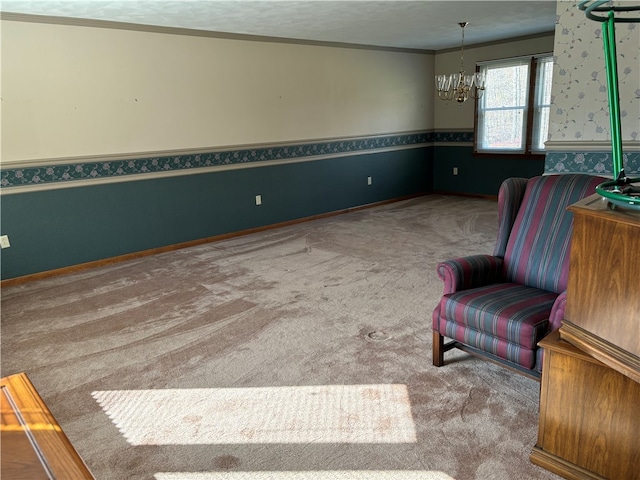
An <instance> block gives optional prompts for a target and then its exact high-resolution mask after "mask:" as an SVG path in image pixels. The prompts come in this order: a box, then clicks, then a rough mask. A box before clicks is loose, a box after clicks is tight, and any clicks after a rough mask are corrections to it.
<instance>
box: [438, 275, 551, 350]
mask: <svg viewBox="0 0 640 480" xmlns="http://www.w3.org/2000/svg"><path fill="white" fill-rule="evenodd" d="M557 297H558V294H556V293H553V292H547V291H544V290H539V289H537V288H532V287H527V286H525V285H518V284H515V283H496V284H493V285H488V286H485V287H480V288H473V289H469V290H462V291H459V292H455V293H449V294H446V295H444V296H443V297H442V299H441V301H440V321H441V322H442V324H441V326H442V327H444V324H445V322H446V323H447V324H448V325H447V329H448V330H450V329H451V328H452V326H454V328H455V329H456V330H457V331H456V334H455V335H452V334H448V333H446V332H444V331H443V330H441V329H440V328H437V330H439V331H440V333H442V334H443V335H446V336H448V337H450V338H457V339H458V340H460V339H461V338H462V337H464V338H465V339H468V341H469V344H470V345H473V344H475V343H477V341H478V339H476V341H474V339H473V338H470V337H474V336H477V335H478V334H485V335H488V336H489V337H494V338H495V339H498V340H502V341H504V342H506V343H510V344H515V345H518V346H520V347H524V348H525V349H529V350H533V349H535V348H536V344H537V343H538V342H539V341H540V340H541V339H542V337H543V336H544V334H545V331H546V326H547V323H548V321H549V315H550V313H551V308H552V307H553V302H554V301H555V300H556V298H557ZM454 319H458V323H456V322H455V321H454ZM460 319H462V321H463V322H464V323H459V322H460ZM452 322H453V323H452ZM434 327H435V325H434ZM449 333H452V332H451V331H450V332H449ZM460 341H462V340H460ZM465 343H467V342H466V341H465ZM499 356H501V355H499Z"/></svg>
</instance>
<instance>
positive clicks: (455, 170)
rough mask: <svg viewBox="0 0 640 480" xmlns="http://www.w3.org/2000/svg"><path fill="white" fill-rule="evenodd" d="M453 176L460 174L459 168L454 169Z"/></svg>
mask: <svg viewBox="0 0 640 480" xmlns="http://www.w3.org/2000/svg"><path fill="white" fill-rule="evenodd" d="M453 174H454V175H457V174H458V167H453Z"/></svg>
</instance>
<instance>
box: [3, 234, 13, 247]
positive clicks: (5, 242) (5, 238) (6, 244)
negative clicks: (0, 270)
mask: <svg viewBox="0 0 640 480" xmlns="http://www.w3.org/2000/svg"><path fill="white" fill-rule="evenodd" d="M10 246H11V244H10V243H9V235H0V248H9V247H10Z"/></svg>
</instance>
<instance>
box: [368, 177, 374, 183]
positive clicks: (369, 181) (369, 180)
mask: <svg viewBox="0 0 640 480" xmlns="http://www.w3.org/2000/svg"><path fill="white" fill-rule="evenodd" d="M372 183H373V181H372V180H371V177H367V185H371V184H372Z"/></svg>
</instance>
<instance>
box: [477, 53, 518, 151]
mask: <svg viewBox="0 0 640 480" xmlns="http://www.w3.org/2000/svg"><path fill="white" fill-rule="evenodd" d="M482 71H483V72H485V74H486V78H487V82H486V90H485V93H484V95H483V96H482V98H481V99H480V101H479V102H478V138H477V141H476V145H477V148H478V150H480V151H483V150H484V151H486V150H509V151H524V147H525V145H524V143H525V135H524V132H525V130H526V118H527V115H526V112H527V97H528V89H529V64H528V63H526V62H524V61H515V62H509V63H507V64H501V65H488V66H484V67H483V68H482Z"/></svg>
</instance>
